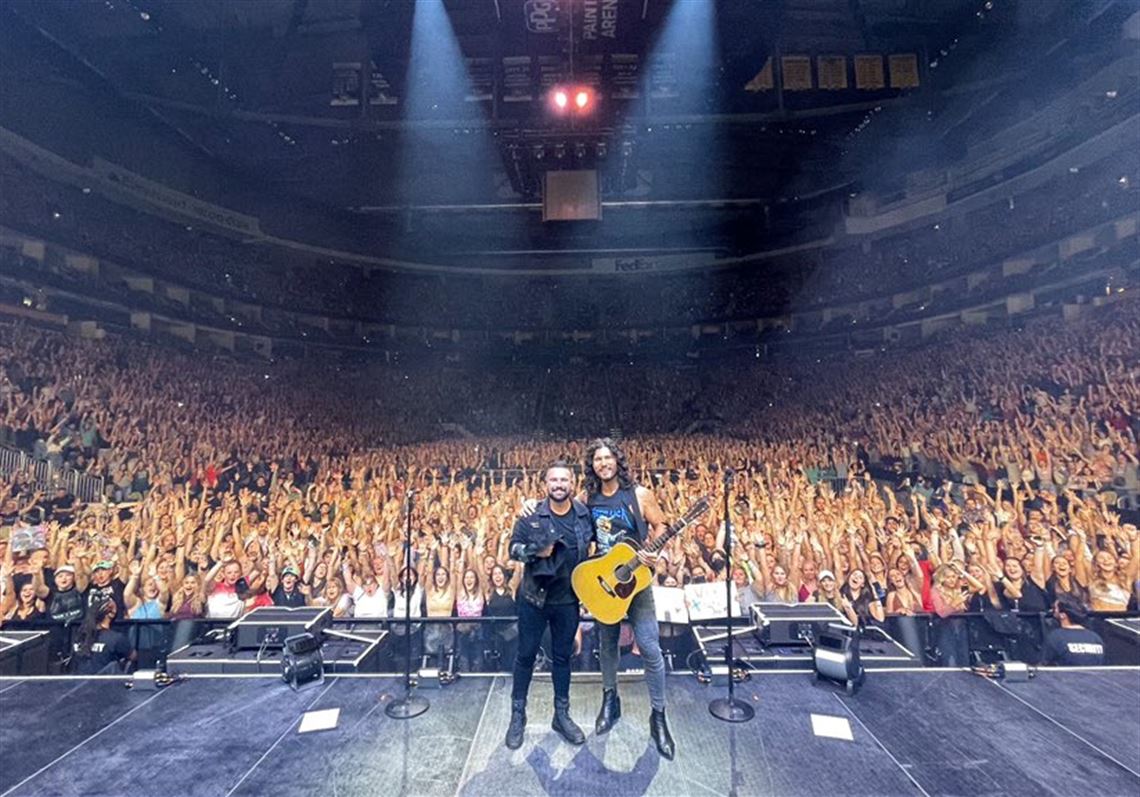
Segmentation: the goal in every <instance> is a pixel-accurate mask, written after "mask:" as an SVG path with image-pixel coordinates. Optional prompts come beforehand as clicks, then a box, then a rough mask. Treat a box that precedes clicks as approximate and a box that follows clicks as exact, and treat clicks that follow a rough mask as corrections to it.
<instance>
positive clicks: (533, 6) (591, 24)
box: [523, 0, 620, 41]
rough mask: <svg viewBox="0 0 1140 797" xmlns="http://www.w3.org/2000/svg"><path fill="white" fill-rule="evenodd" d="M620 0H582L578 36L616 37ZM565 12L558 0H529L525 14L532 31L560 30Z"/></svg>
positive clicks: (591, 39)
mask: <svg viewBox="0 0 1140 797" xmlns="http://www.w3.org/2000/svg"><path fill="white" fill-rule="evenodd" d="M619 2H620V0H581V5H580V6H579V7H580V8H581V19H580V22H579V25H580V28H581V30H580V33H579V36H580V38H581V39H582V40H583V41H597V40H598V39H602V38H606V39H615V38H617V23H618V3H619ZM561 13H562V6H561V3H560V2H559V0H526V2H525V3H523V16H524V17H525V18H526V29H527V30H528V31H529V32H531V33H557V32H558V18H559V15H560V14H561Z"/></svg>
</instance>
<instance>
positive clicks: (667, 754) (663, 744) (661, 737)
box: [649, 709, 677, 761]
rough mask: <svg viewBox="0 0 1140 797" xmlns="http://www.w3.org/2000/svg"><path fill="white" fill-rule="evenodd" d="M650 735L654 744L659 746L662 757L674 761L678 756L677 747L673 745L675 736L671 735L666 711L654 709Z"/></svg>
mask: <svg viewBox="0 0 1140 797" xmlns="http://www.w3.org/2000/svg"><path fill="white" fill-rule="evenodd" d="M649 735H650V736H651V737H653V743H654V744H656V745H657V752H658V753H660V754H661V757H662V758H665V759H668V760H669V761H672V760H673V756H675V755H676V754H677V746H676V745H675V744H674V743H673V735H672V734H671V733H669V724H668V723H667V722H665V711H664V709H662V710H661V711H657V710H656V709H654V710H653V713H652V714H650V715H649Z"/></svg>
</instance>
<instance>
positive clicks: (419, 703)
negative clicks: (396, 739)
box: [384, 489, 431, 720]
mask: <svg viewBox="0 0 1140 797" xmlns="http://www.w3.org/2000/svg"><path fill="white" fill-rule="evenodd" d="M414 499H415V491H414V490H410V489H409V490H408V499H407V500H408V507H407V508H408V515H407V518H406V521H407V522H406V524H405V528H404V570H403V573H401V574H400V575H399V576H397V577H398V578H402V579H403V589H404V645H405V647H406V648H407V650H406V651H405V652H406V654H407V655H406V656H405V657H404V696H403V697H401V698H400V699H398V700H393V701H392V702H391V703H389V704H388V705H386V706H384V713H385V714H387V715H388V716H389V717H391V718H392V719H397V720H407V719H411V718H412V717H418V716H419V715H420V714H423V713H424V712H425V711H427V710H428V707H429V706H430V705H431V704H430V703H428V701H427V698H425V697H421V696H419V695H413V694H412V592H414V591H415V590H414V589H409V586H410V584H409V582H410V581H411V579H410V578H406V577H405V576H404V573H407V572H409V571H410V570H411V567H412V504H413V503H414Z"/></svg>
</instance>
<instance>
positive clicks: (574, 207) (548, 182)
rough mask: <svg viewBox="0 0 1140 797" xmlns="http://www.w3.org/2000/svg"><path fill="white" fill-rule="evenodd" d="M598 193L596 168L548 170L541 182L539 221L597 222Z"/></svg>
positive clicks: (599, 196) (598, 212)
mask: <svg viewBox="0 0 1140 797" xmlns="http://www.w3.org/2000/svg"><path fill="white" fill-rule="evenodd" d="M601 218H602V196H601V191H600V189H599V186H598V172H597V170H596V169H563V170H553V171H548V172H546V173H545V174H544V175H543V181H542V220H543V221H598V220H600V219H601Z"/></svg>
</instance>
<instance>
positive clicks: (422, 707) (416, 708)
mask: <svg viewBox="0 0 1140 797" xmlns="http://www.w3.org/2000/svg"><path fill="white" fill-rule="evenodd" d="M430 705H431V704H430V703H428V701H427V698H426V697H420V696H419V695H406V696H405V697H401V698H400V699H399V700H393V701H392V702H391V703H389V704H388V705H386V706H384V713H385V714H387V715H388V716H389V717H391V718H392V719H394V720H410V719H411V718H412V717H418V716H419V715H420V714H423V713H424V712H425V711H427V710H428V707H429V706H430ZM745 708H751V707H750V706H745Z"/></svg>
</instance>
